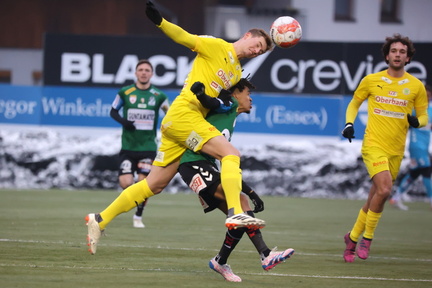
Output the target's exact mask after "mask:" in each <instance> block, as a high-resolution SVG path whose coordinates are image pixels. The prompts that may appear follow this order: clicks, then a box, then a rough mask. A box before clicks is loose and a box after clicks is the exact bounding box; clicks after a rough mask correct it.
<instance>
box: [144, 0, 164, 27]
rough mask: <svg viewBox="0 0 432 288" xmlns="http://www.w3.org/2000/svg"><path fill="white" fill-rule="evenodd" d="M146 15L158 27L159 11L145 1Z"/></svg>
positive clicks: (160, 18)
mask: <svg viewBox="0 0 432 288" xmlns="http://www.w3.org/2000/svg"><path fill="white" fill-rule="evenodd" d="M145 12H146V15H147V17H148V18H149V19H150V20H151V21H152V22H153V23H154V24H156V25H157V26H159V25H160V24H161V23H162V16H161V14H160V13H159V10H157V9H156V7H155V6H154V4H153V2H151V1H147V6H146V11H145Z"/></svg>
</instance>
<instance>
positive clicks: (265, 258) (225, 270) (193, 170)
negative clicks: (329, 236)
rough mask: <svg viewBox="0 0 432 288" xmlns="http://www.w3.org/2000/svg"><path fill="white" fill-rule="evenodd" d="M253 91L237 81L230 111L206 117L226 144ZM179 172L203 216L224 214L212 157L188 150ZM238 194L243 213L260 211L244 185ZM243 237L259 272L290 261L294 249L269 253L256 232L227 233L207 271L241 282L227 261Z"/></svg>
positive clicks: (248, 106)
mask: <svg viewBox="0 0 432 288" xmlns="http://www.w3.org/2000/svg"><path fill="white" fill-rule="evenodd" d="M201 85H202V84H201ZM201 87H203V86H201ZM254 88H255V87H254V86H253V84H252V83H251V82H249V81H248V80H247V79H246V78H242V79H240V81H239V82H238V83H237V84H236V85H235V86H233V87H231V89H230V91H231V92H232V96H233V102H234V103H233V105H232V109H231V110H230V111H228V112H226V113H214V112H213V111H211V112H209V114H208V115H207V118H206V119H207V121H208V122H209V123H211V124H213V125H214V126H215V127H216V128H217V129H218V130H219V131H221V132H222V134H223V135H224V136H225V137H226V138H227V139H228V141H229V140H230V139H231V135H232V133H233V130H234V124H235V119H236V117H237V115H238V114H240V113H250V110H251V108H252V99H251V98H250V90H251V89H254ZM198 90H199V89H198ZM179 172H180V175H181V176H182V178H183V180H184V182H185V183H186V184H187V185H188V186H189V187H190V188H191V189H192V190H193V191H194V192H195V193H196V194H197V195H198V198H199V200H200V203H201V205H202V207H203V209H204V212H205V213H207V212H210V211H213V210H214V209H216V208H218V209H220V210H221V211H222V212H223V213H224V214H227V213H228V209H227V203H226V199H225V194H224V191H223V188H222V185H221V179H220V173H219V170H218V167H217V165H216V163H215V159H214V158H213V157H211V156H209V155H206V154H202V153H201V154H200V153H195V152H193V151H191V150H188V151H186V152H185V153H184V154H183V156H182V158H181V160H180V166H179ZM242 191H243V192H244V193H242V194H241V195H240V198H241V204H242V209H243V211H246V213H248V214H249V215H250V216H252V217H254V213H258V212H261V211H263V210H264V202H263V201H262V200H261V198H260V197H259V196H258V195H257V193H256V192H255V191H253V190H252V188H250V187H249V186H248V185H247V184H246V183H245V182H243V183H242ZM246 195H247V196H246ZM248 197H249V198H250V200H251V201H252V202H253V203H254V206H255V209H254V211H252V209H251V207H250V205H249V201H248ZM244 233H246V234H247V235H248V236H249V239H250V240H251V241H252V243H253V244H254V246H255V248H256V250H257V251H258V253H259V255H260V257H261V265H262V268H263V269H264V270H266V271H267V270H270V269H272V268H273V267H275V266H276V265H278V264H279V263H281V262H283V261H285V260H286V259H288V258H290V257H291V255H292V254H293V253H294V249H291V248H289V249H286V250H285V251H280V252H277V251H275V250H273V251H272V250H270V249H269V248H268V246H267V245H266V243H265V242H264V239H263V238H262V234H261V230H260V229H259V228H249V229H248V228H244V227H242V228H238V229H233V230H229V229H228V231H227V232H226V235H225V240H224V242H223V244H222V247H221V249H220V251H219V253H218V254H217V255H216V256H215V257H214V258H213V259H211V260H210V262H209V266H210V268H211V269H213V270H214V271H216V272H218V273H220V274H221V275H222V276H223V277H224V278H225V279H226V280H227V281H230V282H241V278H240V277H239V276H237V275H235V274H234V273H233V272H232V270H231V267H230V266H229V265H228V264H227V260H228V257H229V256H230V254H231V252H232V251H233V250H234V248H235V247H236V245H237V244H238V243H239V241H240V239H241V238H242V236H243V235H244Z"/></svg>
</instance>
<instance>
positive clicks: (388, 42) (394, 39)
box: [381, 33, 415, 65]
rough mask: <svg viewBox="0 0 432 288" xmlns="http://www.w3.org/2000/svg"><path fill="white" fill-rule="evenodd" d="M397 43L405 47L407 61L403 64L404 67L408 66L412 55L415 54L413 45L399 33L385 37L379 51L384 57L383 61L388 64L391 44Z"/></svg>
mask: <svg viewBox="0 0 432 288" xmlns="http://www.w3.org/2000/svg"><path fill="white" fill-rule="evenodd" d="M398 42H399V43H402V44H403V45H405V46H406V49H407V56H408V60H407V61H406V62H405V65H406V64H409V63H410V62H411V60H412V58H413V57H414V54H415V48H414V44H413V42H412V41H411V40H410V39H409V38H408V37H404V36H402V35H401V34H399V33H397V34H394V35H393V36H392V37H386V39H385V42H384V45H383V46H382V49H381V52H382V54H383V56H384V59H385V61H386V63H387V64H389V60H388V55H389V53H390V48H391V46H392V44H394V43H398Z"/></svg>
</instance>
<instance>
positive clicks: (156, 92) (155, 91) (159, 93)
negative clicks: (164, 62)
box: [148, 84, 167, 97]
mask: <svg viewBox="0 0 432 288" xmlns="http://www.w3.org/2000/svg"><path fill="white" fill-rule="evenodd" d="M148 91H149V92H150V93H151V94H153V95H154V96H161V97H167V96H166V94H165V92H163V91H162V90H161V89H159V88H157V87H156V86H154V85H153V84H152V85H151V86H150V88H149V90H148Z"/></svg>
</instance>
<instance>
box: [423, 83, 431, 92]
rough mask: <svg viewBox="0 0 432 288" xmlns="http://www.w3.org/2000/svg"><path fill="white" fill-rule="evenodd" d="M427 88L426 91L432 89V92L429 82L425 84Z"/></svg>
mask: <svg viewBox="0 0 432 288" xmlns="http://www.w3.org/2000/svg"><path fill="white" fill-rule="evenodd" d="M425 89H426V91H431V92H432V86H430V85H428V84H426V85H425Z"/></svg>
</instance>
